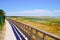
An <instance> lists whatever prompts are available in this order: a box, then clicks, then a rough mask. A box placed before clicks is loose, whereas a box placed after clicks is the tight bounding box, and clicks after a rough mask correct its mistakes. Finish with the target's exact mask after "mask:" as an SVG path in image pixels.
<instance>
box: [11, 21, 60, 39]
mask: <svg viewBox="0 0 60 40" xmlns="http://www.w3.org/2000/svg"><path fill="white" fill-rule="evenodd" d="M11 21H12V22H13V23H14V24H15V25H17V24H18V25H17V26H18V27H19V28H21V29H22V30H23V31H24V32H25V33H27V35H29V36H30V37H31V38H32V39H33V40H60V37H58V36H56V35H54V34H50V33H48V32H45V31H42V30H40V29H38V28H34V27H32V26H29V25H27V24H24V23H22V22H17V21H15V20H11Z"/></svg>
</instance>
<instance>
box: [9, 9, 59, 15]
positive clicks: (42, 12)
mask: <svg viewBox="0 0 60 40" xmlns="http://www.w3.org/2000/svg"><path fill="white" fill-rule="evenodd" d="M56 12H60V10H40V9H37V10H24V11H17V12H10V15H15V16H26V15H27V16H49V15H54V13H55V14H56ZM8 15H9V14H8Z"/></svg>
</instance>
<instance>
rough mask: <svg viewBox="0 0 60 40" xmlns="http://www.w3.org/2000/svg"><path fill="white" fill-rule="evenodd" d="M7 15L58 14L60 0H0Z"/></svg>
mask: <svg viewBox="0 0 60 40" xmlns="http://www.w3.org/2000/svg"><path fill="white" fill-rule="evenodd" d="M0 9H3V10H5V12H6V15H7V16H60V0H0Z"/></svg>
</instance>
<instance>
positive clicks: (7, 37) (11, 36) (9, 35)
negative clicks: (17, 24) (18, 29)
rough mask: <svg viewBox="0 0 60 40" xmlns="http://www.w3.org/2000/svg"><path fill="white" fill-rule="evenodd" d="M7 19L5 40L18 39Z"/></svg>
mask: <svg viewBox="0 0 60 40" xmlns="http://www.w3.org/2000/svg"><path fill="white" fill-rule="evenodd" d="M5 21H6V33H5V38H4V40H16V37H15V35H14V33H13V31H12V27H11V26H10V24H9V22H8V21H7V20H5Z"/></svg>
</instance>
